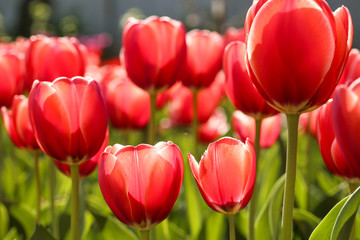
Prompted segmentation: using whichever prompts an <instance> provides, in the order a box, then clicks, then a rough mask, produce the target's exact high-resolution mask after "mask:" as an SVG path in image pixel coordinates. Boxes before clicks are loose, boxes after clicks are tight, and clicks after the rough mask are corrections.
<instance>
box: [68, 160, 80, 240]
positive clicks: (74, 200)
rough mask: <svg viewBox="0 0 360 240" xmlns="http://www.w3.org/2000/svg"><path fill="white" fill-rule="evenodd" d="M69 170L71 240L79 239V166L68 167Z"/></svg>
mask: <svg viewBox="0 0 360 240" xmlns="http://www.w3.org/2000/svg"><path fill="white" fill-rule="evenodd" d="M70 170H71V184H72V186H71V188H72V189H71V229H70V231H71V235H70V236H71V237H70V239H71V240H79V239H80V217H79V215H80V211H79V180H80V179H79V165H78V164H74V165H70Z"/></svg>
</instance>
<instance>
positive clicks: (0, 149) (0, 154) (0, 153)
mask: <svg viewBox="0 0 360 240" xmlns="http://www.w3.org/2000/svg"><path fill="white" fill-rule="evenodd" d="M2 128H3V121H2V118H1V114H0V176H2V165H3V163H4V150H3V149H4V148H3V144H4V142H3V136H2V132H3V131H2ZM0 181H1V179H0ZM1 182H2V181H1ZM1 187H2V186H1V184H0V201H1V199H2V189H1Z"/></svg>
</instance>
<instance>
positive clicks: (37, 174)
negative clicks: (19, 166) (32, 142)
mask: <svg viewBox="0 0 360 240" xmlns="http://www.w3.org/2000/svg"><path fill="white" fill-rule="evenodd" d="M34 160H35V181H36V223H37V224H40V216H41V205H40V198H41V196H40V173H39V152H38V151H34Z"/></svg>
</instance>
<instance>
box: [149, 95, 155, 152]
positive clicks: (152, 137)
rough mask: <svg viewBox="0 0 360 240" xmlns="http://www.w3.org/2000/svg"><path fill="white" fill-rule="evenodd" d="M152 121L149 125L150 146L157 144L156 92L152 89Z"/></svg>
mask: <svg viewBox="0 0 360 240" xmlns="http://www.w3.org/2000/svg"><path fill="white" fill-rule="evenodd" d="M149 94H150V121H149V124H148V136H147V137H148V140H147V142H148V144H150V145H154V144H155V129H156V121H155V120H156V118H155V117H156V91H155V90H154V89H150V91H149Z"/></svg>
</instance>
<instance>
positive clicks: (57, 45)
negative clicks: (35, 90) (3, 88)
mask: <svg viewBox="0 0 360 240" xmlns="http://www.w3.org/2000/svg"><path fill="white" fill-rule="evenodd" d="M25 61H26V73H27V77H28V81H29V86H31V85H32V83H33V82H34V81H35V80H39V81H49V82H52V81H54V80H55V79H56V78H58V77H69V78H71V77H74V76H83V75H84V73H85V67H86V58H85V55H84V52H83V51H82V50H81V45H80V43H79V42H78V41H77V39H75V38H69V37H46V36H42V35H37V36H32V37H31V38H30V46H29V48H28V51H27V54H26V59H25Z"/></svg>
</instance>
